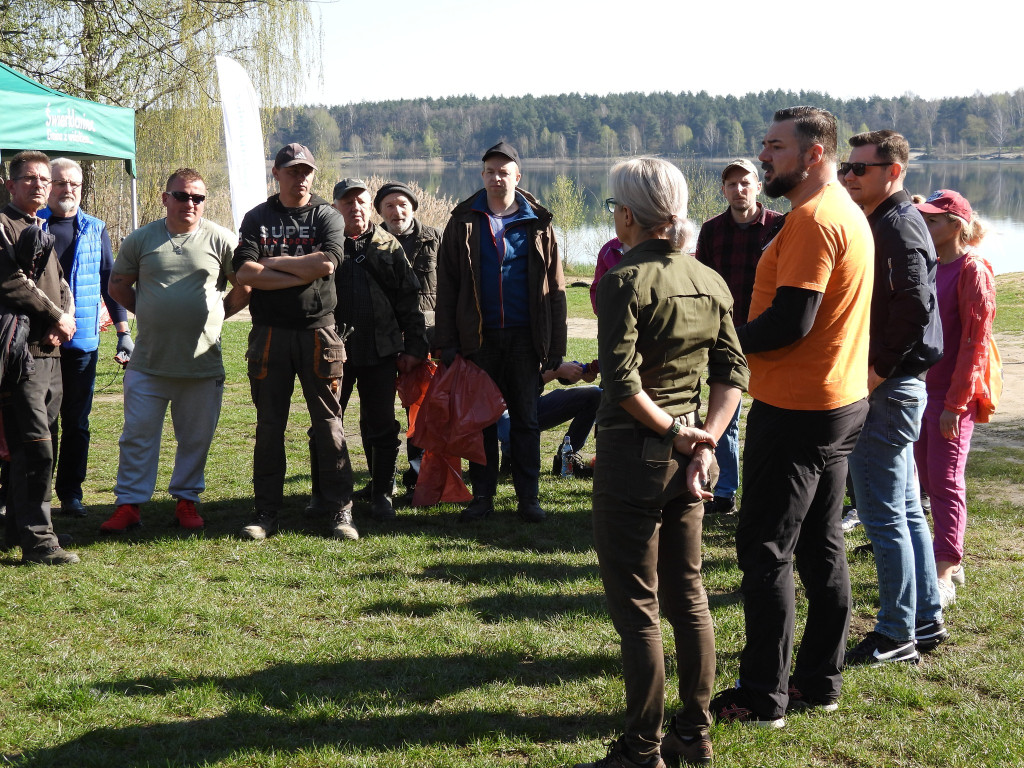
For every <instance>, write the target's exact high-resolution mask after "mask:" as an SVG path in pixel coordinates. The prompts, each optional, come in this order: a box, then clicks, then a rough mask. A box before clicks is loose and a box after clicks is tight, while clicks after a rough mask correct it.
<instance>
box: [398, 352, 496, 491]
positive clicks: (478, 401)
mask: <svg viewBox="0 0 1024 768" xmlns="http://www.w3.org/2000/svg"><path fill="white" fill-rule="evenodd" d="M504 411H505V401H504V399H503V398H502V397H501V392H500V390H499V389H498V385H497V384H495V383H494V380H493V379H491V377H490V376H488V375H487V374H486V373H484V371H483V370H481V369H480V368H478V367H477V366H475V365H473V363H471V362H469V361H468V360H466V359H464V358H463V357H462V356H461V355H456V356H455V362H454V363H452V364H451V366H450V367H448V368H445V367H444V366H443V365H440V366H438V368H437V372H436V373H435V374H434V378H433V380H432V381H431V382H430V386H429V387H428V388H427V394H426V396H425V397H424V399H423V404H422V405H421V406H420V411H419V415H418V416H417V419H416V423H417V427H416V435H415V437H414V438H413V441H412V442H413V444H414V445H417V446H419V447H420V448H422V449H423V450H425V451H434V452H435V453H438V454H447V455H449V456H460V457H461V458H463V459H469V460H470V461H474V462H476V463H477V464H483V463H485V462H486V461H487V456H486V454H485V453H484V437H483V429H484V427H489V426H490V425H491V424H493V423H494V422H496V421H497V420H498V418H499V417H500V416H501V414H502V413H504ZM417 484H418V483H417Z"/></svg>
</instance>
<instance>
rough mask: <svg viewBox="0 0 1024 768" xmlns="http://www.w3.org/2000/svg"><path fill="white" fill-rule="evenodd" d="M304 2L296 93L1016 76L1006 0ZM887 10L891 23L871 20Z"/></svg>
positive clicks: (974, 87) (898, 90)
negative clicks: (319, 55) (317, 51)
mask: <svg viewBox="0 0 1024 768" xmlns="http://www.w3.org/2000/svg"><path fill="white" fill-rule="evenodd" d="M311 5H312V6H313V14H314V16H317V15H319V16H320V17H321V19H322V30H323V61H324V67H323V71H324V78H323V82H319V81H318V80H317V79H316V76H317V74H318V73H311V74H310V85H309V87H308V89H307V92H306V99H305V101H306V103H321V104H328V105H332V104H347V103H350V102H361V101H377V100H386V99H400V98H420V97H425V96H431V97H440V96H451V95H458V94H474V95H476V96H491V95H504V96H517V95H522V94H525V93H532V94H534V95H541V94H557V93H566V92H572V91H576V92H580V93H594V94H604V93H617V92H623V91H644V92H652V91H670V92H679V91H694V92H697V91H702V90H705V91H708V92H709V93H712V94H729V93H732V94H737V95H739V94H743V93H747V92H756V91H762V90H769V89H775V88H780V89H790V90H815V91H826V92H828V93H830V94H832V95H833V96H838V97H842V98H851V97H857V96H863V97H868V96H872V95H880V96H898V95H901V94H903V93H906V92H908V91H909V92H913V93H916V94H918V95H920V96H924V97H926V98H937V97H942V96H968V95H971V94H973V93H974V92H975V91H978V90H980V91H982V92H983V93H992V92H995V91H1011V92H1012V91H1014V90H1016V89H1017V88H1020V87H1024V68H1022V67H1021V66H1020V48H1021V41H1020V30H1021V29H1022V28H1024V8H1022V6H1019V5H1017V4H1016V3H1010V2H1005V0H1004V1H1003V2H1000V3H996V2H993V0H975V2H971V3H953V2H949V1H948V0H939V1H938V2H933V3H931V4H924V3H917V4H914V3H903V2H889V3H880V4H878V5H877V6H876V9H875V10H873V11H871V12H870V13H869V12H865V11H859V12H855V11H851V10H848V8H849V7H850V6H851V5H852V4H848V3H842V2H834V1H831V2H830V1H829V0H818V2H811V1H809V0H785V1H781V2H779V1H776V2H772V1H771V0H761V2H752V1H751V0H731V1H729V0H725V1H724V2H723V1H715V0H711V1H708V0H698V2H692V0H691V1H689V2H688V1H687V0H625V1H623V0H620V1H619V2H608V1H607V0H589V1H588V0H573V1H572V2H566V1H565V0H518V1H517V2H515V3H501V4H499V3H496V2H493V1H491V2H488V0H475V1H473V0H386V1H385V2H365V1H362V2H354V1H353V0H338V1H337V2H331V1H330V0H321V1H320V2H316V1H315V0H314V2H313V3H311ZM908 11H909V13H908ZM889 12H892V13H893V14H894V15H896V16H897V19H896V23H899V24H900V29H897V30H893V31H886V30H884V29H883V26H884V25H885V24H887V23H889V24H892V23H893V21H891V20H887V13H889ZM901 14H903V15H902V16H901Z"/></svg>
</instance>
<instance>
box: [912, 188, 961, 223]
mask: <svg viewBox="0 0 1024 768" xmlns="http://www.w3.org/2000/svg"><path fill="white" fill-rule="evenodd" d="M917 210H919V211H920V212H921V213H952V214H953V215H954V216H957V217H959V218H961V219H963V220H964V221H966V222H968V223H970V221H971V219H972V218H974V211H972V210H971V204H970V203H968V202H967V198H966V197H964V196H963V195H961V194H960V193H959V192H954V191H953V190H952V189H939V190H936V191H935V192H932V193H931V194H930V195H928V199H926V200H925V201H924V202H923V203H917Z"/></svg>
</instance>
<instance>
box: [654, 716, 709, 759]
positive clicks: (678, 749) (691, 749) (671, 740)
mask: <svg viewBox="0 0 1024 768" xmlns="http://www.w3.org/2000/svg"><path fill="white" fill-rule="evenodd" d="M661 757H662V759H664V761H665V764H666V765H668V766H670V768H679V766H680V765H711V760H712V758H713V757H714V750H712V749H711V739H710V738H708V735H707V733H702V734H698V735H695V736H689V737H687V736H682V735H681V734H680V733H679V730H678V728H676V719H675V718H674V717H673V718H672V719H671V720H669V723H668V727H666V728H665V736H664V737H663V738H662V740H661Z"/></svg>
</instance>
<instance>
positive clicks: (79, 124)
mask: <svg viewBox="0 0 1024 768" xmlns="http://www.w3.org/2000/svg"><path fill="white" fill-rule="evenodd" d="M85 131H88V132H89V133H95V132H96V123H95V122H94V121H93V120H90V119H89V118H87V117H86V116H85V115H81V114H79V113H78V112H76V111H75V109H74V107H54V108H52V109H51V107H50V105H49V104H47V105H46V139H47V141H60V142H69V143H74V144H92V143H94V142H93V138H92V136H89V135H87V134H86V133H85Z"/></svg>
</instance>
